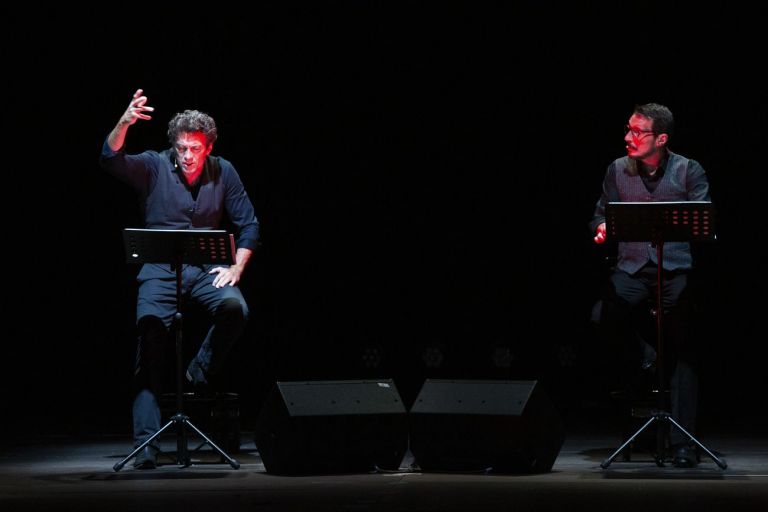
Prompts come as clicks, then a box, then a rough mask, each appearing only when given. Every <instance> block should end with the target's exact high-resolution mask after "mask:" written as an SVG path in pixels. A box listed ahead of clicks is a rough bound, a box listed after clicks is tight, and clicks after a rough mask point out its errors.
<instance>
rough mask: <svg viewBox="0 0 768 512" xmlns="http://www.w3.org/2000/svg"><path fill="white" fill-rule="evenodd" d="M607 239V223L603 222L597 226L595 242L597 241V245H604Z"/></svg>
mask: <svg viewBox="0 0 768 512" xmlns="http://www.w3.org/2000/svg"><path fill="white" fill-rule="evenodd" d="M605 237H606V233H605V222H603V223H602V224H600V225H599V226H597V232H596V234H595V237H594V238H593V240H594V241H595V243H596V244H602V243H604V242H605Z"/></svg>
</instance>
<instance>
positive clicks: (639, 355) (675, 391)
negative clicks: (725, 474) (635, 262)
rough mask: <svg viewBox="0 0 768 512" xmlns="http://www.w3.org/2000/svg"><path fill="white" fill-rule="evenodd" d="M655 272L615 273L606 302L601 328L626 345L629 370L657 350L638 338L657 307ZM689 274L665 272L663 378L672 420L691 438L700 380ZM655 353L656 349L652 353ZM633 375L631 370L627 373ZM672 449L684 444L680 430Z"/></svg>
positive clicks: (675, 433) (674, 434)
mask: <svg viewBox="0 0 768 512" xmlns="http://www.w3.org/2000/svg"><path fill="white" fill-rule="evenodd" d="M656 287H657V275H656V266H655V265H653V264H649V265H646V266H645V267H643V268H642V269H640V270H639V271H638V272H636V273H635V274H632V275H630V274H628V273H626V272H624V271H621V270H615V271H614V272H613V274H612V275H611V278H610V287H609V291H608V293H607V297H605V298H604V304H603V317H602V319H601V324H603V326H605V327H606V328H607V329H608V332H609V333H610V334H609V336H610V337H611V338H612V339H616V340H619V342H620V343H622V344H624V347H623V348H624V349H625V354H628V358H629V361H631V363H630V364H637V365H639V364H641V362H642V359H643V357H646V358H647V357H648V353H649V351H650V352H653V350H652V349H651V348H650V347H648V346H647V345H645V341H643V340H642V338H641V337H639V336H638V335H637V332H638V325H637V321H638V319H639V318H643V316H644V317H645V318H648V315H649V309H648V305H649V303H650V304H653V305H654V307H655V304H656ZM687 288H688V274H687V272H684V271H676V272H667V271H663V272H662V295H661V302H662V309H663V313H664V316H663V317H662V319H663V323H662V330H663V340H662V341H663V350H664V354H663V355H664V357H663V359H664V374H665V375H666V376H669V381H668V383H669V391H670V405H671V411H670V413H671V414H672V417H673V418H674V419H675V420H676V421H677V422H678V423H680V425H682V427H683V428H685V429H686V430H687V431H688V432H690V433H691V434H693V432H694V427H695V424H696V408H697V399H698V376H697V372H696V358H695V355H696V350H695V343H694V342H693V340H690V339H689V328H688V327H689V326H688V322H689V318H690V315H689V311H688V310H689V307H688V301H687V298H686V290H687ZM654 348H655V347H654ZM627 370H628V371H630V372H631V368H628V369H627ZM670 440H671V443H672V444H678V443H681V442H684V441H686V440H687V439H686V437H685V436H684V435H683V434H682V433H680V432H679V431H678V430H677V429H676V428H672V430H671V433H670Z"/></svg>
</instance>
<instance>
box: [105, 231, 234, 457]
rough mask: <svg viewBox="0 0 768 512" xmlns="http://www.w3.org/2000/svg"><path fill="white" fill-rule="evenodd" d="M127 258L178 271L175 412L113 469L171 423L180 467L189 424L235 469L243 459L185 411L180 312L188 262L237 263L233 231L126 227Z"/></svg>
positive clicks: (124, 237)
mask: <svg viewBox="0 0 768 512" xmlns="http://www.w3.org/2000/svg"><path fill="white" fill-rule="evenodd" d="M123 240H124V242H125V252H126V259H127V261H128V262H129V263H170V265H171V269H172V270H174V271H175V273H176V314H175V316H174V322H173V328H174V332H175V334H176V411H177V412H176V414H174V415H173V416H172V417H171V419H170V421H168V423H166V424H165V425H164V426H163V427H162V428H161V429H160V430H158V431H157V432H155V433H154V434H153V435H152V436H151V437H150V438H149V439H147V440H146V441H144V442H143V443H141V444H140V445H139V446H138V447H136V448H135V449H134V450H133V451H132V452H131V453H130V454H128V456H127V457H125V458H124V459H123V460H121V461H120V462H118V463H117V464H115V465H114V466H113V467H112V469H114V470H115V471H120V470H121V469H122V468H123V466H125V464H126V463H127V462H128V461H129V460H131V459H132V458H133V457H135V456H136V455H137V454H138V453H139V452H141V450H143V449H144V448H146V447H147V446H148V445H149V444H150V443H151V442H152V441H154V440H155V439H156V438H157V437H158V436H159V435H160V434H162V433H163V432H165V431H166V430H167V429H169V428H170V427H171V426H172V425H176V426H177V427H178V431H177V438H176V446H177V450H176V462H177V463H178V464H179V466H181V467H188V466H191V465H192V461H191V459H190V457H189V447H188V444H187V431H186V428H187V427H189V428H191V429H192V430H193V431H194V432H195V433H197V435H199V436H200V437H201V438H203V440H204V443H203V445H204V444H206V443H207V444H208V445H210V447H211V448H213V449H214V450H215V451H216V452H218V454H219V455H221V457H222V458H223V459H224V460H225V461H227V463H228V464H229V465H230V466H231V467H232V469H239V468H240V463H239V462H238V461H236V460H235V459H233V458H232V457H230V456H229V455H227V454H226V453H225V452H224V450H222V449H221V448H219V447H218V446H217V445H216V443H214V442H213V441H211V439H210V438H209V437H208V436H206V435H205V434H204V433H203V432H202V431H201V430H200V429H198V428H197V427H196V426H195V425H194V424H193V423H192V422H191V421H189V416H187V415H186V414H184V412H183V410H184V403H183V394H182V388H183V382H184V377H183V375H184V370H183V365H182V358H183V351H182V330H183V324H182V314H181V271H182V267H183V266H184V265H185V264H193V265H202V264H222V265H229V264H232V263H234V254H235V242H234V238H233V236H232V235H230V234H228V233H227V232H226V231H223V230H167V229H125V230H124V231H123ZM201 446H202V445H201Z"/></svg>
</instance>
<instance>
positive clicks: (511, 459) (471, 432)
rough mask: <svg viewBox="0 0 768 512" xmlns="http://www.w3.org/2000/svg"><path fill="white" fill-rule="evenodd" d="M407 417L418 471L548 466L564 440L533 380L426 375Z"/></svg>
mask: <svg viewBox="0 0 768 512" xmlns="http://www.w3.org/2000/svg"><path fill="white" fill-rule="evenodd" d="M409 422H410V449H411V451H412V452H413V455H414V457H415V460H416V464H418V466H419V467H420V468H421V469H422V470H423V471H494V472H499V473H542V472H547V471H550V470H551V469H552V465H553V464H554V462H555V459H556V458H557V454H558V453H559V452H560V448H561V447H562V445H563V442H564V440H565V429H564V427H563V424H562V421H561V419H560V416H559V415H558V413H557V411H556V410H555V408H554V406H553V405H552V403H551V402H550V401H549V399H548V398H547V396H546V395H545V393H544V391H543V390H542V389H541V385H540V384H539V383H538V382H537V381H484V380H434V379H428V380H427V381H426V382H425V383H424V386H423V387H422V389H421V391H420V392H419V395H418V396H417V398H416V401H415V402H414V404H413V407H412V408H411V412H410V420H409Z"/></svg>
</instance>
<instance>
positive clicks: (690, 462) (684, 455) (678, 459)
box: [672, 444, 698, 468]
mask: <svg viewBox="0 0 768 512" xmlns="http://www.w3.org/2000/svg"><path fill="white" fill-rule="evenodd" d="M672 464H674V466H675V467H676V468H695V467H696V465H697V464H698V459H697V456H696V449H695V448H694V447H693V446H690V445H687V444H684V445H681V446H678V447H677V448H676V449H675V453H674V458H673V459H672Z"/></svg>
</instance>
